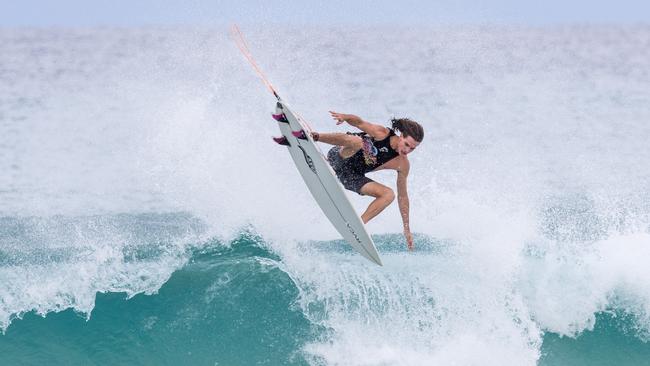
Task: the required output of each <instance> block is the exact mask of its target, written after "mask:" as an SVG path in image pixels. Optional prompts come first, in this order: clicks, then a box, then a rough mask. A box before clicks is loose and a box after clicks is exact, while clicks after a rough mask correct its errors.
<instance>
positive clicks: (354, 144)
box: [312, 111, 424, 250]
mask: <svg viewBox="0 0 650 366" xmlns="http://www.w3.org/2000/svg"><path fill="white" fill-rule="evenodd" d="M330 114H331V115H332V118H333V119H334V120H336V124H337V125H340V124H342V123H344V122H347V123H348V124H349V125H350V126H353V127H356V128H358V129H359V130H361V131H362V132H356V133H353V132H347V133H318V132H313V133H312V137H313V138H314V140H315V141H320V142H324V143H326V144H330V145H335V146H334V147H333V148H331V149H330V150H329V152H328V153H327V160H328V161H329V163H330V165H331V166H332V168H334V171H335V172H336V175H337V176H338V178H339V180H340V181H341V183H343V186H344V187H345V188H346V189H348V190H350V191H354V192H356V193H358V194H360V195H363V196H372V197H374V198H375V199H374V200H373V201H372V202H371V203H370V205H369V206H368V208H367V209H366V211H365V212H364V213H363V214H362V215H361V219H362V220H363V223H364V224H365V223H367V222H368V221H370V220H371V219H372V218H373V217H375V216H377V215H378V214H379V213H380V212H382V211H383V210H384V209H385V208H386V207H387V206H388V205H389V204H391V202H393V200H394V199H395V193H394V192H393V190H392V189H391V188H389V187H387V186H385V185H383V184H381V183H377V182H375V181H374V180H372V179H370V178H368V177H366V173H368V172H373V171H377V170H383V169H392V170H395V171H397V204H398V206H399V211H400V214H401V216H402V222H403V224H404V237H405V238H406V243H407V245H408V248H409V250H411V249H413V235H412V234H411V229H410V227H409V198H408V193H407V189H406V180H407V177H408V174H409V167H410V164H409V160H408V157H407V156H408V154H410V153H411V152H413V150H415V148H416V147H417V146H418V145H419V144H420V142H422V139H423V137H424V130H423V129H422V126H421V125H420V124H419V123H417V122H415V121H413V120H410V119H408V118H399V119H395V118H394V119H392V121H391V122H392V123H391V127H385V126H382V125H378V124H374V123H370V122H367V121H364V120H363V119H361V118H360V117H359V116H356V115H354V114H344V113H338V112H333V111H330ZM395 131H399V135H398V134H396V133H395Z"/></svg>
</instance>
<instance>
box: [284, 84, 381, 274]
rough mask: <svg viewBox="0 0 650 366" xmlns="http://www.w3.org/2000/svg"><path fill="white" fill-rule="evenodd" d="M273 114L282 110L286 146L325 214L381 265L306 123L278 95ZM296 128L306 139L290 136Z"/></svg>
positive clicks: (365, 255) (342, 234) (371, 259)
mask: <svg viewBox="0 0 650 366" xmlns="http://www.w3.org/2000/svg"><path fill="white" fill-rule="evenodd" d="M276 96H277V95H276ZM275 114H276V115H280V114H283V115H284V117H285V119H286V122H282V121H278V126H279V127H280V131H281V132H282V135H283V136H284V137H286V138H287V140H288V141H289V144H290V146H288V149H289V153H290V154H291V157H292V158H293V162H294V163H295V164H296V167H297V168H298V171H299V172H300V175H301V176H302V179H303V180H304V181H305V184H306V185H307V188H309V191H310V192H311V194H312V195H313V196H314V199H315V200H316V203H318V205H319V206H320V208H321V209H322V210H323V212H324V213H325V216H327V218H328V219H329V220H330V222H331V223H332V225H334V227H335V228H336V230H337V231H338V232H339V233H340V234H341V236H343V239H345V240H346V241H347V242H348V243H350V245H351V246H352V247H353V248H354V249H355V250H356V251H357V252H359V253H360V254H361V255H362V256H364V257H365V258H367V259H368V260H370V261H372V262H374V263H376V264H378V265H380V266H381V265H382V263H381V259H380V258H379V254H378V253H377V248H375V244H374V242H373V241H372V238H371V237H370V235H368V232H367V231H366V228H365V225H364V224H363V222H362V221H361V218H360V217H359V215H358V214H357V212H356V211H355V209H354V207H353V206H352V203H350V200H349V199H348V197H347V195H346V193H345V191H344V188H343V185H342V184H341V182H340V181H339V179H338V178H337V177H336V174H335V173H334V170H333V169H332V168H331V167H330V165H329V163H328V162H327V160H326V158H325V156H323V154H322V153H321V151H320V149H319V148H318V146H317V145H316V144H315V143H314V140H313V139H312V137H311V135H310V134H309V132H308V131H309V128H308V127H307V125H306V124H305V123H304V122H303V121H302V120H301V119H300V117H299V116H298V115H296V114H295V113H293V112H292V111H291V109H289V106H288V105H287V104H286V103H285V102H284V101H283V100H281V99H280V98H279V97H278V102H277V105H276V111H275ZM300 130H304V131H305V132H306V135H307V138H306V139H299V138H296V137H295V136H293V134H292V131H300Z"/></svg>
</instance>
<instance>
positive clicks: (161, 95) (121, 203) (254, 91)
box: [0, 26, 650, 366]
mask: <svg viewBox="0 0 650 366" xmlns="http://www.w3.org/2000/svg"><path fill="white" fill-rule="evenodd" d="M244 31H245V32H246V33H247V34H248V35H249V37H250V45H249V46H250V48H251V49H252V50H253V52H254V54H255V56H256V57H257V58H258V60H259V62H260V63H261V65H262V67H263V68H264V69H265V71H266V72H267V74H268V75H269V76H270V78H271V79H272V81H274V83H275V85H276V87H277V89H278V90H279V91H280V93H281V94H282V95H283V97H284V98H286V99H287V100H288V101H289V102H290V103H291V105H292V106H293V107H294V108H295V109H296V110H297V111H299V112H300V113H301V114H302V115H303V117H304V118H305V119H307V120H308V121H309V122H310V123H311V124H312V125H313V127H314V128H315V129H317V130H322V131H329V130H335V129H339V130H341V131H345V130H346V127H341V126H338V127H337V126H335V125H334V124H333V123H332V122H331V120H330V119H329V117H328V116H327V113H326V111H327V110H332V109H333V110H338V111H342V112H350V113H357V114H360V115H362V116H363V117H364V118H366V119H368V120H371V121H379V122H381V121H388V119H389V118H390V117H392V116H398V117H400V116H408V117H411V118H413V119H416V120H419V121H421V122H422V124H423V125H424V127H425V132H426V136H425V140H424V142H423V143H422V145H420V146H419V147H418V149H417V151H415V152H414V153H413V154H412V155H411V156H410V160H411V165H412V167H411V175H410V177H409V196H410V198H411V202H410V206H411V226H412V228H413V230H414V231H415V232H416V235H415V244H416V250H415V251H414V252H412V253H408V252H406V251H405V249H404V248H405V243H404V239H403V238H402V236H401V235H400V233H401V222H400V216H399V213H398V210H397V207H396V205H392V206H391V207H389V208H388V209H387V210H386V211H385V212H383V213H382V214H381V215H380V216H379V217H377V218H376V219H375V220H373V221H372V222H371V223H370V225H369V230H370V231H371V232H372V233H373V234H374V237H375V240H376V242H377V245H378V249H379V252H380V254H381V256H382V260H383V261H384V263H385V266H384V267H377V266H375V265H373V264H371V263H368V262H367V261H365V260H364V259H363V258H361V257H360V256H359V255H357V254H355V253H354V252H353V251H351V250H350V249H349V247H348V246H347V245H346V244H345V243H343V242H341V241H340V240H339V239H338V235H337V234H336V232H335V231H334V230H333V228H332V227H331V226H330V225H329V224H328V223H327V222H326V221H325V220H323V216H322V214H321V213H320V212H319V209H318V207H317V206H316V205H315V204H314V203H313V199H312V198H311V197H310V195H309V192H308V191H307V190H306V189H305V187H304V184H303V183H302V182H301V179H300V177H299V175H298V174H297V172H296V171H295V169H294V168H293V166H292V163H291V162H290V158H289V157H288V156H287V154H286V151H285V150H284V149H281V148H280V149H279V148H277V146H274V145H273V144H272V142H271V141H270V139H269V136H270V135H273V134H277V127H275V123H274V122H273V120H272V119H270V116H269V114H270V111H272V107H273V105H274V103H273V98H272V97H271V96H270V95H269V94H268V92H267V91H266V90H265V89H264V88H263V86H262V85H261V84H260V83H259V81H258V80H257V79H256V77H255V75H254V73H253V72H252V71H251V70H250V69H249V66H248V65H247V64H246V63H245V61H244V60H243V58H242V56H241V55H239V54H238V51H237V49H236V47H234V45H233V44H232V42H231V41H230V40H229V39H228V38H227V32H226V30H225V29H176V28H160V29H157V28H145V29H110V28H103V29H7V28H5V29H1V30H0V80H1V83H0V330H2V331H3V334H2V335H0V355H2V359H3V361H4V360H7V361H6V362H8V363H9V364H43V363H48V364H180V363H191V364H206V365H207V364H210V365H214V364H269V365H277V364H296V365H421V364H456V365H517V366H520V365H584V364H590V365H597V364H619V365H643V364H647V360H648V359H650V358H649V356H650V345H649V344H648V340H649V339H650V270H648V266H647V262H648V258H650V194H649V193H648V191H647V187H649V186H650V184H649V183H650V167H649V166H648V164H647V161H648V159H649V158H650V147H649V145H648V144H647V141H649V140H650V127H648V126H647V123H646V122H647V121H648V120H649V119H650V109H648V108H647V106H648V105H650V95H649V94H648V92H647V90H648V85H650V71H649V70H650V54H649V52H650V47H648V46H649V45H650V28H649V27H647V26H628V27H617V26H565V27H549V28H513V27H511V28H498V27H453V28H451V27H447V28H444V27H440V28H419V29H418V28H415V29H404V28H390V29H388V28H364V29H325V28H311V29H306V30H302V29H300V30H297V29H292V28H279V29H273V30H269V29H255V28H250V29H245V30H244ZM325 148H326V147H325V146H323V149H325ZM372 177H373V179H375V180H377V181H380V182H382V183H385V184H387V185H389V186H391V187H393V188H394V187H395V184H394V181H395V176H394V174H393V173H390V172H377V173H372ZM351 199H352V200H353V204H354V205H355V207H357V208H358V209H359V210H363V209H364V208H365V207H366V205H367V204H368V203H369V202H368V200H367V199H366V198H364V197H359V196H351Z"/></svg>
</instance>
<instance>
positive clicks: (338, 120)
mask: <svg viewBox="0 0 650 366" xmlns="http://www.w3.org/2000/svg"><path fill="white" fill-rule="evenodd" d="M330 114H331V115H332V118H334V120H336V124H337V125H340V124H341V123H343V122H345V121H346V120H347V119H348V117H349V115H348V114H344V113H338V112H334V111H330Z"/></svg>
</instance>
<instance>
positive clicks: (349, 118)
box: [330, 111, 390, 140]
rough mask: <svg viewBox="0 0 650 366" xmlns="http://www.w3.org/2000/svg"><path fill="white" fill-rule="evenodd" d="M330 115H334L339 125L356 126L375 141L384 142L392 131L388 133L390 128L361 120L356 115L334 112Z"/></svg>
mask: <svg viewBox="0 0 650 366" xmlns="http://www.w3.org/2000/svg"><path fill="white" fill-rule="evenodd" d="M330 114H331V115H332V118H334V119H335V120H336V124H337V125H340V124H341V123H343V122H347V123H348V124H349V125H350V126H354V127H356V128H358V129H360V130H361V131H363V132H365V133H367V134H368V135H370V136H371V137H372V138H374V139H375V140H383V139H385V138H386V137H387V136H388V135H389V133H390V131H388V128H386V127H384V126H382V125H378V124H374V123H370V122H367V121H364V120H363V119H361V117H359V116H357V115H354V114H345V113H338V112H334V111H330Z"/></svg>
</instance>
